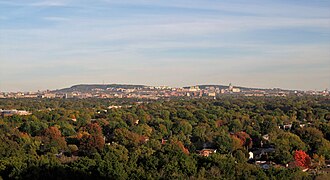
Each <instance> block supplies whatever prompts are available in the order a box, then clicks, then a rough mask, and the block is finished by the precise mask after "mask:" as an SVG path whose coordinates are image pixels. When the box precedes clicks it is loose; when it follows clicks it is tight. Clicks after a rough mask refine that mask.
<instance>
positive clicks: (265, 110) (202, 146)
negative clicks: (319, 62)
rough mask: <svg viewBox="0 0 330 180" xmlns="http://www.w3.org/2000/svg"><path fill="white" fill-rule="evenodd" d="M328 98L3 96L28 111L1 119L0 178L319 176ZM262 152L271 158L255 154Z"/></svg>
mask: <svg viewBox="0 0 330 180" xmlns="http://www.w3.org/2000/svg"><path fill="white" fill-rule="evenodd" d="M329 102H330V100H329V98H328V97H317V96H315V97H309V96H305V97H296V96H292V97H235V96H223V97H220V98H219V99H217V100H214V99H208V98H201V99H171V100H158V101H151V100H150V101H143V102H141V100H135V99H93V98H90V99H0V109H24V110H28V111H30V112H32V115H28V116H17V115H14V116H7V117H0V179H1V178H3V179H23V178H33V179H78V178H79V179H90V178H92V177H93V178H97V179H187V178H191V179H214V178H216V179H258V178H259V179H275V178H277V179H288V178H289V179H290V178H296V179H297V178H298V179H300V178H314V177H316V176H318V175H319V176H320V177H322V176H323V174H322V172H323V171H321V169H322V168H323V167H324V166H325V160H329V159H330V142H329V140H330V139H329V136H330V123H329V121H330V103H329ZM111 105H118V106H119V105H120V106H121V108H108V107H109V106H111ZM272 149H274V150H272ZM203 150H205V151H206V152H207V155H205V156H202V155H201V154H202V152H204V151H203ZM211 150H212V152H209V151H211ZM213 150H215V151H213ZM267 150H269V152H266V151H267ZM263 151H265V152H264V153H261V155H260V157H258V158H259V159H258V158H256V156H254V157H253V158H252V159H251V157H249V156H250V154H251V153H252V152H254V153H255V152H263ZM249 158H250V159H249ZM263 159H266V160H267V162H270V163H269V164H266V165H265V166H264V165H259V164H258V163H257V162H256V160H263ZM287 164H288V165H287ZM290 164H292V165H294V166H290ZM287 166H288V167H287ZM299 167H303V168H311V169H315V170H318V173H315V172H314V171H313V172H314V173H309V172H303V171H302V170H301V169H300V168H299ZM55 176H57V177H55Z"/></svg>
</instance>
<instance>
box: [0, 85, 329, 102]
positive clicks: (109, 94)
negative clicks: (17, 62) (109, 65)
mask: <svg viewBox="0 0 330 180" xmlns="http://www.w3.org/2000/svg"><path fill="white" fill-rule="evenodd" d="M86 86H88V85H86ZM226 94H228V95H231V94H234V95H242V96H288V95H290V94H294V95H297V96H303V95H319V96H329V95H330V94H329V91H328V90H324V91H293V90H282V89H279V88H274V89H256V88H239V87H234V86H233V85H232V84H231V83H230V84H229V85H228V86H217V85H209V86H191V87H181V88H172V87H169V86H144V87H134V86H133V85H132V86H128V87H109V88H93V89H91V90H88V91H86V90H79V89H70V90H68V91H65V92H63V91H49V90H47V91H41V92H40V91H38V92H26V93H23V92H10V93H1V92H0V98H136V99H154V100H156V99H159V98H171V97H192V98H198V97H211V98H216V97H217V96H222V95H226Z"/></svg>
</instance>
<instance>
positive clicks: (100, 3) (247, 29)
mask: <svg viewBox="0 0 330 180" xmlns="http://www.w3.org/2000/svg"><path fill="white" fill-rule="evenodd" d="M85 83H94V84H96V83H98V84H101V83H106V84H112V83H124V84H144V85H156V86H158V85H168V86H172V87H181V86H188V85H195V84H223V85H226V84H229V83H232V84H233V85H238V86H247V87H263V88H277V87H279V88H284V89H299V90H324V89H326V88H330V1H329V0H313V1H311V0H299V1H297V0H276V1H273V0H249V1H246V0H120V1H114V0H93V1H91V0H0V91H3V92H7V91H36V90H46V89H59V88H64V87H69V86H72V85H75V84H85Z"/></svg>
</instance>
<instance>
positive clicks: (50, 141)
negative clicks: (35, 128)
mask: <svg viewBox="0 0 330 180" xmlns="http://www.w3.org/2000/svg"><path fill="white" fill-rule="evenodd" d="M41 139H42V142H43V145H44V150H45V151H49V150H50V149H51V148H55V149H58V150H65V149H66V148H67V145H66V141H65V138H64V137H63V136H62V134H61V131H60V130H59V129H58V128H57V127H55V126H52V127H49V128H47V129H45V130H44V132H43V136H42V137H41Z"/></svg>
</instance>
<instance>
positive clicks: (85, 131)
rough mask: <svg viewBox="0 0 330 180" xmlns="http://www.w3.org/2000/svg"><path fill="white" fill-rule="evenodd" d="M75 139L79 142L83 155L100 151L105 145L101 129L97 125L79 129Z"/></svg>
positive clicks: (93, 124)
mask: <svg viewBox="0 0 330 180" xmlns="http://www.w3.org/2000/svg"><path fill="white" fill-rule="evenodd" d="M77 138H78V139H79V141H80V148H79V149H80V150H81V151H83V152H84V153H87V154H88V153H92V152H95V151H101V150H102V149H103V147H104V145H105V141H104V138H103V134H102V128H101V126H100V125H98V124H97V123H92V124H88V125H87V126H85V127H83V128H82V129H81V132H80V133H78V135H77Z"/></svg>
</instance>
